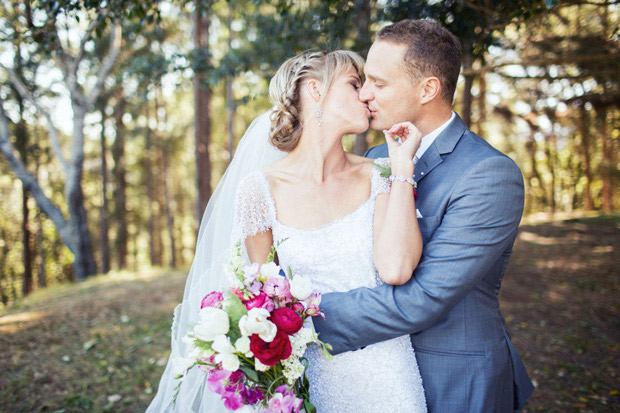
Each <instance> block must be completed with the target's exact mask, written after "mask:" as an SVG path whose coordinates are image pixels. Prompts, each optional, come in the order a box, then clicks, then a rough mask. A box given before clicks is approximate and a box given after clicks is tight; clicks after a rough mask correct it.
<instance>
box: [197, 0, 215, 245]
mask: <svg viewBox="0 0 620 413" xmlns="http://www.w3.org/2000/svg"><path fill="white" fill-rule="evenodd" d="M209 15H210V7H209V2H207V1H205V0H199V1H197V2H196V11H195V13H194V25H195V27H194V42H195V47H196V49H197V50H198V52H199V53H198V55H199V56H201V58H202V59H205V60H208V58H209V57H208V56H209V54H208V53H209ZM205 63H208V61H207V62H205ZM210 102H211V91H210V90H209V87H208V85H207V82H206V76H205V75H204V74H202V73H198V72H197V73H195V74H194V104H195V105H194V106H195V115H194V128H195V156H196V186H197V188H198V197H197V200H196V202H197V204H196V222H197V223H199V222H200V220H201V218H202V214H203V212H204V210H205V208H206V207H207V203H208V202H209V198H210V196H211V161H210V160H209V142H210V140H211V119H210V113H209V106H210ZM196 229H198V226H196ZM197 233H198V231H197V230H196V234H197Z"/></svg>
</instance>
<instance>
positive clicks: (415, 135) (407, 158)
mask: <svg viewBox="0 0 620 413" xmlns="http://www.w3.org/2000/svg"><path fill="white" fill-rule="evenodd" d="M383 134H384V135H385V140H386V142H387V145H388V152H389V154H390V166H391V168H392V174H394V175H404V176H411V175H413V170H414V165H413V156H414V155H415V153H416V151H417V150H418V148H419V147H420V143H421V142H422V133H421V132H420V130H419V129H418V128H416V127H415V125H414V124H413V123H411V122H401V123H397V124H396V125H394V126H392V127H391V128H390V129H389V130H384V131H383ZM396 136H398V137H400V142H397V141H396V140H395V137H396Z"/></svg>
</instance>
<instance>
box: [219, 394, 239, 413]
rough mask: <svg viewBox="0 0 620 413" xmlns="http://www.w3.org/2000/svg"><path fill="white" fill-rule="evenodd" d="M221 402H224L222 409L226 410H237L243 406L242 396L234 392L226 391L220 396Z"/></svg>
mask: <svg viewBox="0 0 620 413" xmlns="http://www.w3.org/2000/svg"><path fill="white" fill-rule="evenodd" d="M222 400H224V407H226V408H227V409H228V410H237V409H238V408H240V407H241V406H243V396H241V394H240V393H239V392H236V391H230V390H226V391H225V392H224V393H223V394H222Z"/></svg>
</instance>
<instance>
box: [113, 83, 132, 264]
mask: <svg viewBox="0 0 620 413" xmlns="http://www.w3.org/2000/svg"><path fill="white" fill-rule="evenodd" d="M125 105H126V102H125V98H124V97H123V95H122V92H121V93H119V94H118V97H117V102H116V105H115V106H114V120H115V123H116V138H115V139H114V144H113V145H112V158H113V159H114V168H113V172H112V174H113V175H114V184H115V187H116V191H115V192H116V193H115V194H114V199H115V205H114V219H115V221H116V239H115V241H114V249H115V250H116V266H117V268H118V269H119V270H121V269H124V268H127V240H128V238H129V234H128V232H127V206H126V203H127V201H126V196H125V192H126V191H125V189H126V185H127V184H126V182H125V125H124V123H123V115H124V114H125Z"/></svg>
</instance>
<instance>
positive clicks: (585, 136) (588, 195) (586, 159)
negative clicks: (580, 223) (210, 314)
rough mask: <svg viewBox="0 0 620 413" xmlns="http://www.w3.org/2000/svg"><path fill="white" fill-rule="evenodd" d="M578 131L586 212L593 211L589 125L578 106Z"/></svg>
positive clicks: (587, 117) (584, 109)
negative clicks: (584, 179)
mask: <svg viewBox="0 0 620 413" xmlns="http://www.w3.org/2000/svg"><path fill="white" fill-rule="evenodd" d="M579 112H580V113H579V115H580V116H579V130H580V132H581V155H582V159H583V173H584V175H585V177H586V188H585V194H584V198H585V208H586V210H587V211H592V210H594V202H593V201H592V190H591V187H592V168H591V165H590V124H589V121H590V119H589V116H588V111H587V110H586V108H585V105H581V106H579Z"/></svg>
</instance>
